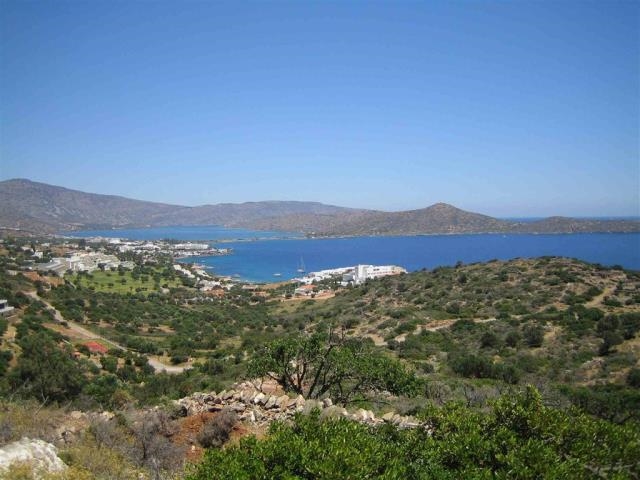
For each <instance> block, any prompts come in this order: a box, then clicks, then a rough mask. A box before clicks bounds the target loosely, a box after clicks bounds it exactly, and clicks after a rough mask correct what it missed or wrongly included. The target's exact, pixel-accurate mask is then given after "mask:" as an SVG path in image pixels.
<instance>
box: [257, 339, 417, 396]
mask: <svg viewBox="0 0 640 480" xmlns="http://www.w3.org/2000/svg"><path fill="white" fill-rule="evenodd" d="M249 373H250V375H252V376H258V377H265V376H266V377H270V378H272V379H274V380H276V381H277V382H278V383H279V384H280V385H282V387H283V388H284V389H285V390H287V391H291V392H294V393H297V394H300V395H303V396H304V397H306V398H321V397H323V396H327V395H328V396H330V397H331V398H332V399H333V401H335V402H337V403H341V404H348V403H351V402H353V401H354V400H356V399H357V398H360V397H361V396H362V395H365V394H366V393H368V392H374V391H388V392H390V393H393V394H405V395H411V394H413V393H415V392H416V391H417V388H418V380H417V379H416V378H415V377H414V375H413V374H412V372H411V371H410V370H409V369H408V368H407V367H406V366H405V365H404V364H402V363H401V362H399V361H398V360H396V359H393V358H391V357H389V356H387V355H384V354H383V353H381V352H378V351H377V350H376V349H375V346H374V345H373V342H372V341H371V340H369V339H362V338H346V337H345V336H343V335H340V334H336V333H335V332H332V331H328V332H322V333H315V334H313V335H308V336H306V335H297V336H289V337H285V338H282V339H278V340H275V341H273V342H271V343H269V344H268V345H266V346H265V347H264V348H263V349H262V350H261V351H259V352H258V353H257V354H256V355H255V357H254V359H253V361H252V362H251V364H250V366H249Z"/></svg>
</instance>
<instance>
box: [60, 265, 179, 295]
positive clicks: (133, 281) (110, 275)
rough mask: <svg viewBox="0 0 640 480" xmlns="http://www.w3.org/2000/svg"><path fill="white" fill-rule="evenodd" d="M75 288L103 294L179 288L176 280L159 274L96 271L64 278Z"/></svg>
mask: <svg viewBox="0 0 640 480" xmlns="http://www.w3.org/2000/svg"><path fill="white" fill-rule="evenodd" d="M66 278H67V279H68V280H69V281H71V282H72V283H73V284H74V285H76V286H82V287H84V288H89V289H91V290H95V291H96V292H105V293H120V294H125V293H152V292H158V291H160V289H161V288H172V287H180V286H181V285H182V284H181V283H180V280H179V279H178V278H174V279H166V278H162V277H161V274H160V272H157V273H156V274H154V275H135V276H134V275H133V273H132V272H131V271H123V272H112V271H102V270H96V271H94V272H93V273H90V274H77V273H74V274H72V275H69V276H67V277H66Z"/></svg>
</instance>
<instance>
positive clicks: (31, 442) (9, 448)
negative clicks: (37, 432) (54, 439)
mask: <svg viewBox="0 0 640 480" xmlns="http://www.w3.org/2000/svg"><path fill="white" fill-rule="evenodd" d="M16 463H26V464H29V465H31V466H32V468H33V471H34V472H41V473H55V472H62V471H64V470H65V469H66V468H67V466H66V465H65V464H64V462H63V461H62V460H60V457H58V452H57V450H56V447H54V446H53V445H52V444H50V443H47V442H45V441H44V440H38V439H29V438H26V437H25V438H23V439H21V440H19V441H17V442H13V443H10V444H8V445H5V446H4V447H2V448H0V473H1V472H2V471H7V470H8V469H9V467H10V466H11V465H13V464H16Z"/></svg>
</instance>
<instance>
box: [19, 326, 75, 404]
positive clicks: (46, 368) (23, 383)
mask: <svg viewBox="0 0 640 480" xmlns="http://www.w3.org/2000/svg"><path fill="white" fill-rule="evenodd" d="M20 346H21V347H22V354H21V355H20V357H19V359H18V364H17V365H16V367H15V368H14V369H13V370H12V371H11V374H10V384H11V386H12V388H13V390H14V391H17V392H18V393H19V394H21V395H26V396H32V397H35V398H37V399H38V400H40V401H42V402H43V403H52V402H62V401H66V400H70V399H73V398H74V397H75V396H76V395H77V394H78V393H80V391H81V390H82V387H83V385H84V382H85V377H84V371H83V369H82V367H81V366H80V365H79V364H78V363H77V361H76V360H75V359H74V358H73V352H72V350H71V348H70V347H68V346H64V347H61V346H60V345H58V344H57V343H56V342H55V341H54V340H52V339H51V337H50V336H49V335H47V334H46V333H45V332H37V333H34V334H32V335H28V336H26V337H24V338H22V339H20Z"/></svg>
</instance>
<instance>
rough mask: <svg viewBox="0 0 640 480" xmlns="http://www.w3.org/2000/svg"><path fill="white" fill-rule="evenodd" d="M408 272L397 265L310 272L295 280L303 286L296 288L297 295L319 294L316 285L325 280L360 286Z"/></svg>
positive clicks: (356, 266) (359, 266)
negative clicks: (377, 279) (375, 279)
mask: <svg viewBox="0 0 640 480" xmlns="http://www.w3.org/2000/svg"><path fill="white" fill-rule="evenodd" d="M401 273H407V271H406V270H405V269H404V268H402V267H398V266H397V265H355V266H353V267H341V268H332V269H329V270H320V271H318V272H309V273H308V274H307V275H305V276H303V277H300V278H296V279H294V280H295V281H297V282H299V283H300V284H301V285H300V286H299V287H298V288H296V290H295V294H296V295H300V296H310V295H313V294H314V293H318V290H317V288H315V286H316V284H318V283H320V282H322V281H325V280H339V282H340V285H341V286H343V287H346V286H348V285H360V284H362V283H364V282H366V281H367V280H369V279H374V278H381V277H386V276H389V275H399V274H401Z"/></svg>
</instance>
